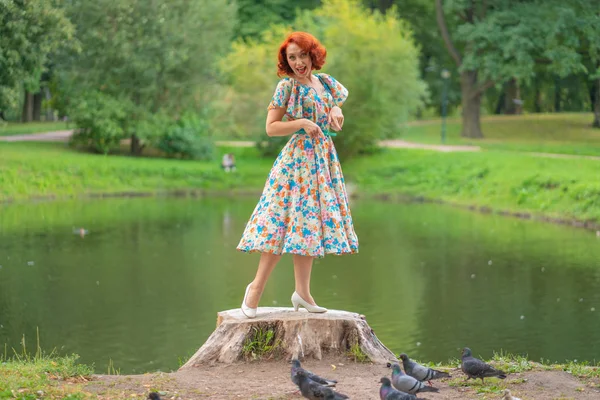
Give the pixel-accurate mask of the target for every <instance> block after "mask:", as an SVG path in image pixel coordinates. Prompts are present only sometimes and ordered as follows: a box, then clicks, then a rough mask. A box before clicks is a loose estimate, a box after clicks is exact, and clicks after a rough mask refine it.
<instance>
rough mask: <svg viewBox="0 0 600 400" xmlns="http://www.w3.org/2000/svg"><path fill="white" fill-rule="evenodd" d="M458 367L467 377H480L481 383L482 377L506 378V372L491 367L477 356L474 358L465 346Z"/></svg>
mask: <svg viewBox="0 0 600 400" xmlns="http://www.w3.org/2000/svg"><path fill="white" fill-rule="evenodd" d="M460 369H462V371H463V372H464V373H465V374H466V375H467V379H465V380H467V381H468V380H469V379H471V378H473V379H475V378H479V379H481V383H483V379H484V378H493V377H496V378H500V379H506V374H505V373H504V372H502V371H500V370H497V369H496V368H494V367H492V366H491V365H489V364H486V363H485V362H483V361H481V360H480V359H478V358H475V357H473V356H472V355H471V349H470V348H468V347H465V348H464V349H463V351H462V361H461V363H460Z"/></svg>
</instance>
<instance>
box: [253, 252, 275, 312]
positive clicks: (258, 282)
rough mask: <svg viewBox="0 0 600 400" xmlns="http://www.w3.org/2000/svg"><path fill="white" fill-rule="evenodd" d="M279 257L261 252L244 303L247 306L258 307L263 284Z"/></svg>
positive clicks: (263, 287) (265, 282) (263, 288)
mask: <svg viewBox="0 0 600 400" xmlns="http://www.w3.org/2000/svg"><path fill="white" fill-rule="evenodd" d="M280 259H281V256H278V255H275V254H271V253H262V254H261V256H260V261H259V262H258V270H256V276H255V277H254V280H253V281H252V285H251V286H250V290H248V297H247V298H246V305H247V306H248V307H250V308H256V307H258V302H259V301H260V296H262V293H263V290H265V285H266V284H267V281H268V280H269V276H270V275H271V272H273V269H274V268H275V266H276V265H277V263H278V262H279V260H280Z"/></svg>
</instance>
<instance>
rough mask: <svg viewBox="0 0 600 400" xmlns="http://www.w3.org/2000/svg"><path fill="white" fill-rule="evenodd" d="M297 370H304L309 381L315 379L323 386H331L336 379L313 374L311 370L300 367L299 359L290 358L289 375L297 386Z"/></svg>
mask: <svg viewBox="0 0 600 400" xmlns="http://www.w3.org/2000/svg"><path fill="white" fill-rule="evenodd" d="M298 371H304V372H306V376H307V377H308V379H310V380H311V381H315V382H317V383H319V384H321V385H323V386H328V387H333V386H335V384H336V383H337V381H336V380H333V379H325V378H321V377H320V376H319V375H316V374H313V373H312V372H310V371H308V370H305V369H304V368H302V365H301V364H300V361H299V360H296V359H294V360H292V371H291V377H292V382H294V383H295V384H296V385H297V386H299V385H298V377H297V373H298Z"/></svg>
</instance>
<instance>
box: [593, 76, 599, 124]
mask: <svg viewBox="0 0 600 400" xmlns="http://www.w3.org/2000/svg"><path fill="white" fill-rule="evenodd" d="M595 86H596V102H595V104H594V122H593V123H592V126H593V127H594V128H600V79H596V85H595Z"/></svg>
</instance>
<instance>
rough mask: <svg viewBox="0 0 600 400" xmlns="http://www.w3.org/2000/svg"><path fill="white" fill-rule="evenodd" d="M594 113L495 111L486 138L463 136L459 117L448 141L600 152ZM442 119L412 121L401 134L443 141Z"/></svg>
mask: <svg viewBox="0 0 600 400" xmlns="http://www.w3.org/2000/svg"><path fill="white" fill-rule="evenodd" d="M592 120H593V114H591V113H561V114H529V115H520V116H498V115H493V116H489V117H483V118H482V124H481V126H482V131H483V134H484V136H485V138H484V139H479V140H474V139H468V138H462V137H461V136H460V130H461V124H460V120H459V119H456V118H451V119H448V121H447V140H446V143H447V144H461V145H477V146H480V147H482V148H483V149H487V150H510V151H520V152H541V153H556V154H575V155H590V156H600V129H594V128H592V126H591V123H592ZM440 132H441V121H440V120H431V121H418V122H413V123H409V124H407V125H406V126H404V127H402V128H401V129H400V130H399V131H398V136H397V137H398V138H399V139H403V140H407V141H410V142H416V143H427V144H440V143H441V136H440Z"/></svg>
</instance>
